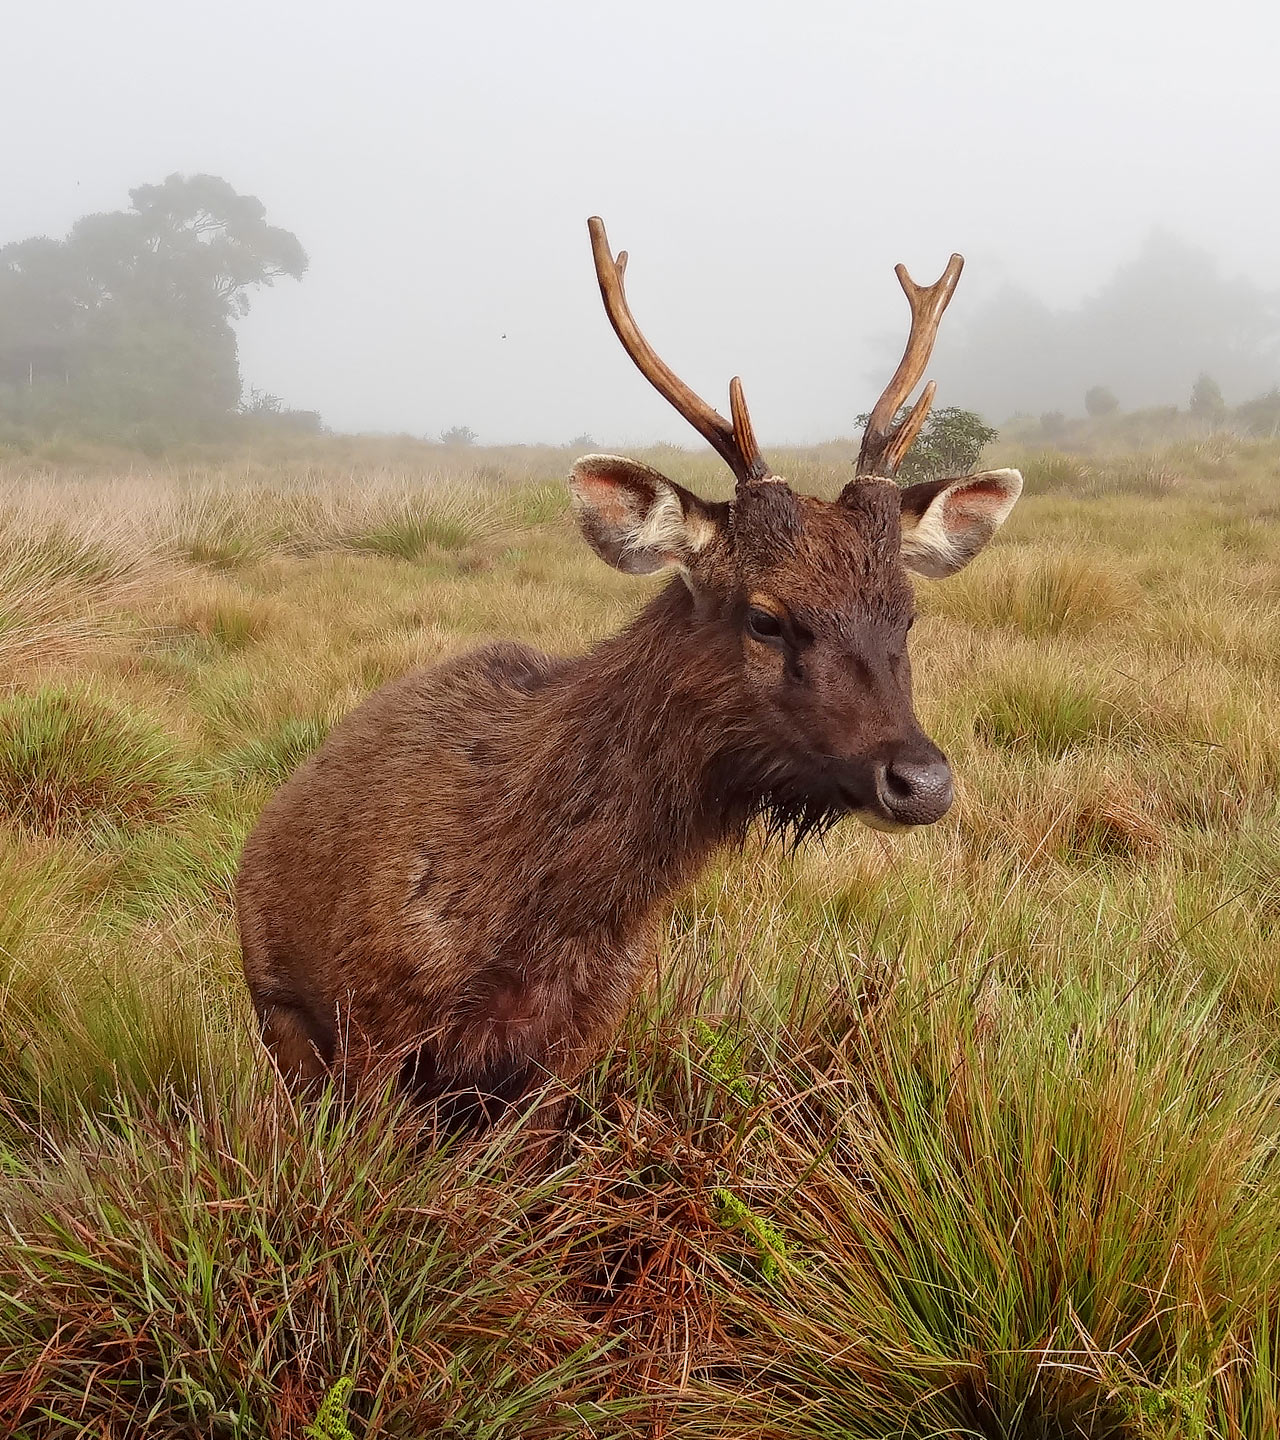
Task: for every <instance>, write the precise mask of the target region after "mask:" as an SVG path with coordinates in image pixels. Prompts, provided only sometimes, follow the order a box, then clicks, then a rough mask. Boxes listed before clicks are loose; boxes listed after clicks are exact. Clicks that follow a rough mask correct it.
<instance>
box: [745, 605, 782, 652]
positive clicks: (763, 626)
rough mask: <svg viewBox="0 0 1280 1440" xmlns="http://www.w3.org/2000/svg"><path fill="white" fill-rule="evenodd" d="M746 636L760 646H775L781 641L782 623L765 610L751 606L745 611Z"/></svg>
mask: <svg viewBox="0 0 1280 1440" xmlns="http://www.w3.org/2000/svg"><path fill="white" fill-rule="evenodd" d="M747 634H748V635H750V636H751V638H752V639H753V640H759V641H760V643H761V644H762V645H777V644H780V643H781V641H782V621H781V620H779V619H778V617H777V616H776V615H771V614H770V613H769V612H768V611H767V610H761V609H760V608H759V607H758V606H755V605H752V606H751V608H750V609H749V610H748V611H747Z"/></svg>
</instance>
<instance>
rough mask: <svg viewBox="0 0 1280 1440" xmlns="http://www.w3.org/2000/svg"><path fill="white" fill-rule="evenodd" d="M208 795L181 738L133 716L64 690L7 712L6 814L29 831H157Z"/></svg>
mask: <svg viewBox="0 0 1280 1440" xmlns="http://www.w3.org/2000/svg"><path fill="white" fill-rule="evenodd" d="M201 788H202V786H201V782H200V777H199V775H198V773H197V771H196V769H195V768H194V766H193V764H192V762H191V761H190V760H189V759H188V757H187V756H186V754H185V753H184V751H183V749H182V747H181V746H179V744H178V743H177V741H176V740H175V739H174V737H173V736H172V735H171V734H170V733H169V732H168V731H167V730H166V729H165V728H164V727H163V726H162V725H161V724H160V723H159V722H158V721H156V720H155V719H153V718H152V717H150V716H148V715H144V714H143V713H141V712H140V711H137V710H134V709H132V708H131V707H129V706H126V705H122V704H118V703H116V702H114V701H110V700H106V699H101V698H97V697H95V696H93V695H91V694H88V693H83V692H81V693H75V692H70V691H66V690H61V689H56V688H44V689H41V690H37V691H36V692H35V693H34V694H31V695H18V696H15V697H14V698H13V699H11V700H8V701H6V702H4V703H3V704H0V813H3V814H5V815H7V816H8V817H9V818H10V819H11V820H12V821H13V822H14V823H16V824H18V825H20V826H23V827H26V828H29V829H31V830H35V831H39V832H41V833H43V834H50V835H52V834H56V833H58V832H60V831H64V830H67V829H73V828H75V827H77V826H82V825H85V824H87V823H88V822H91V821H105V822H107V823H115V824H132V823H136V822H145V821H154V820H157V819H162V818H163V817H165V816H166V815H170V814H172V813H173V812H174V811H175V810H176V809H178V808H179V807H181V806H182V805H184V804H186V803H187V802H188V801H189V800H191V799H192V798H193V797H194V795H195V794H197V793H198V792H199V790H200V789H201Z"/></svg>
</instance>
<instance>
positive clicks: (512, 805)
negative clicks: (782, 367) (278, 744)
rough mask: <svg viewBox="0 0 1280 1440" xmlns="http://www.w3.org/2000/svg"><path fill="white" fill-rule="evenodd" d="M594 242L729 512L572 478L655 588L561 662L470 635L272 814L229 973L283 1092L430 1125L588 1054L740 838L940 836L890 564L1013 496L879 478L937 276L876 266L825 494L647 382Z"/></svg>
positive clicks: (383, 700)
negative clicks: (849, 443) (849, 825)
mask: <svg viewBox="0 0 1280 1440" xmlns="http://www.w3.org/2000/svg"><path fill="white" fill-rule="evenodd" d="M588 224H589V229H590V234H591V244H592V249H593V251H594V255H595V267H596V275H597V277H598V279H599V283H600V290H601V293H602V295H603V298H604V304H605V310H606V312H607V314H608V317H609V319H610V321H611V322H612V324H613V328H614V330H615V331H616V332H617V334H618V337H619V339H620V340H621V341H622V344H623V346H624V348H625V349H626V351H627V353H628V355H630V357H631V359H632V360H633V361H634V362H635V364H636V365H637V366H638V367H639V369H640V372H641V374H643V375H644V377H645V378H646V379H647V380H649V381H650V383H651V384H653V385H654V386H655V387H656V388H657V389H658V391H659V392H660V393H661V394H662V395H664V396H665V397H666V398H667V399H668V400H669V401H670V402H671V404H672V405H673V406H674V407H675V408H676V410H677V411H679V413H680V414H681V415H682V416H684V418H685V419H686V420H688V421H689V422H690V424H692V426H693V428H694V429H695V430H697V431H698V433H699V434H700V435H701V436H702V437H703V438H704V439H705V440H706V441H707V442H708V443H709V444H710V445H712V446H713V447H714V448H715V450H716V451H718V452H719V454H720V455H721V456H722V457H723V459H724V460H725V461H726V463H727V464H728V465H729V467H730V469H731V470H732V471H733V473H734V475H735V476H736V478H737V485H736V492H735V495H734V499H733V500H732V501H731V502H723V503H713V502H709V501H706V500H702V499H700V498H699V497H698V496H696V495H694V494H691V493H690V492H689V491H688V490H686V489H684V488H682V487H681V486H680V485H677V484H675V483H673V482H672V481H670V480H668V479H666V478H665V477H664V476H662V475H660V474H659V473H658V472H657V471H656V470H652V469H650V468H649V467H648V466H647V465H642V464H639V463H638V462H636V461H634V460H626V459H622V458H621V457H619V456H616V455H588V456H585V457H584V458H583V459H581V460H579V461H578V462H577V463H576V464H575V465H574V466H573V469H572V473H571V475H570V477H569V489H570V492H571V497H572V502H573V509H574V512H575V514H576V517H577V522H578V525H579V527H580V528H581V531H582V534H583V536H584V537H585V539H586V541H587V543H588V544H589V545H590V546H591V547H592V549H594V550H595V551H596V553H597V554H598V555H599V556H601V558H603V559H604V560H606V561H607V562H608V563H609V564H610V565H613V566H615V567H617V568H618V569H619V570H623V571H626V572H627V573H629V574H637V575H648V574H652V573H655V572H658V571H667V572H669V573H670V574H671V576H672V579H671V582H670V584H668V585H667V586H666V587H665V588H664V589H662V590H661V591H659V593H658V594H657V595H655V597H654V598H653V599H652V600H650V602H649V603H648V604H647V605H646V606H645V607H644V608H643V609H642V610H641V611H640V613H639V614H638V615H637V616H636V618H635V619H634V620H633V621H632V622H631V624H630V625H628V626H627V627H626V629H624V630H623V631H622V632H621V633H620V634H616V635H613V636H612V637H610V638H609V639H607V640H604V641H603V642H602V643H600V644H599V645H597V646H596V647H595V648H594V649H593V650H591V651H589V652H588V653H587V654H585V655H578V656H575V657H572V658H558V657H556V658H553V657H550V656H547V655H544V654H541V653H539V652H538V651H536V650H532V649H530V648H529V647H528V646H526V645H519V644H514V643H499V644H492V645H487V646H485V647H483V648H482V649H478V650H473V651H471V652H470V653H468V654H464V655H462V656H460V657H459V658H456V659H453V660H450V661H449V662H447V663H445V664H442V665H438V666H434V667H432V668H429V669H424V670H420V671H417V672H415V673H412V674H409V675H406V676H405V677H403V678H402V679H400V680H397V681H394V682H392V683H390V684H388V685H386V686H384V687H383V688H382V689H381V690H379V691H378V692H377V693H376V694H374V695H373V696H372V697H371V698H369V699H368V700H366V701H365V702H364V703H363V704H362V705H360V706H359V708H358V709H356V710H355V711H353V712H352V714H350V715H349V716H348V717H347V718H346V719H345V720H344V721H343V722H342V723H341V724H340V725H338V726H337V728H336V729H335V730H334V731H333V733H332V734H331V735H330V736H329V738H328V740H327V741H326V742H325V743H324V745H323V746H321V748H320V749H319V750H318V751H317V752H316V754H315V755H313V756H312V757H311V759H309V760H308V761H307V762H306V763H305V764H304V765H302V766H301V768H300V769H299V770H298V771H297V772H296V773H295V774H294V775H293V777H292V778H291V779H290V780H289V781H288V783H287V784H285V786H284V787H283V788H282V789H281V790H280V791H279V793H278V794H277V795H276V796H275V797H274V799H272V801H271V802H270V804H269V805H268V806H267V808H266V809H265V811H264V812H263V814H262V818H261V820H260V821H259V822H258V825H257V828H256V829H255V830H254V832H253V834H252V836H251V837H250V839H249V842H248V844H247V846H246V848H245V852H244V859H243V863H242V866H241V870H240V875H239V880H238V888H237V899H238V910H239V922H240V931H241V937H242V942H243V952H244V968H245V974H246V977H247V979H248V982H249V988H250V990H251V992H252V996H253V1002H254V1005H255V1007H256V1009H257V1013H258V1016H259V1019H260V1022H261V1026H262V1035H263V1039H264V1041H265V1043H266V1046H267V1048H268V1050H269V1051H270V1053H271V1055H272V1056H273V1057H274V1060H275V1062H276V1064H277V1066H278V1067H279V1069H280V1071H281V1072H282V1073H283V1075H284V1076H285V1077H286V1079H287V1080H288V1081H289V1082H290V1083H292V1084H293V1085H295V1086H298V1087H306V1086H309V1085H310V1084H311V1083H313V1082H315V1081H317V1080H319V1079H321V1078H322V1077H323V1076H325V1075H326V1074H327V1073H330V1072H331V1071H333V1070H338V1071H340V1072H342V1073H344V1074H347V1075H350V1074H352V1073H356V1074H367V1073H369V1071H370V1070H371V1069H372V1070H374V1071H375V1072H379V1071H381V1073H386V1072H385V1070H383V1069H382V1067H385V1066H387V1065H388V1064H392V1065H394V1066H396V1067H398V1073H399V1074H400V1076H401V1077H402V1078H403V1081H404V1083H405V1084H406V1086H407V1087H408V1088H410V1089H411V1090H412V1091H413V1093H415V1094H417V1095H419V1096H421V1097H423V1098H424V1099H438V1100H442V1101H444V1102H445V1110H444V1113H445V1114H446V1116H447V1117H448V1118H447V1121H446V1123H448V1124H451V1125H455V1124H456V1125H463V1124H476V1123H483V1122H485V1121H486V1120H488V1119H490V1118H492V1117H493V1116H495V1115H496V1114H498V1113H500V1112H501V1111H502V1110H503V1109H504V1108H506V1107H507V1106H508V1105H509V1104H510V1103H511V1102H513V1101H514V1100H516V1099H518V1098H519V1097H521V1096H522V1095H524V1094H525V1093H526V1092H527V1091H530V1090H532V1089H534V1088H535V1087H537V1086H538V1085H539V1084H540V1082H542V1081H544V1080H545V1079H547V1078H548V1077H553V1076H558V1077H560V1078H562V1079H566V1080H567V1079H572V1078H573V1077H574V1076H576V1075H578V1074H579V1073H580V1072H581V1071H582V1070H583V1069H584V1067H585V1066H587V1065H588V1064H589V1063H590V1062H591V1061H592V1060H593V1059H594V1058H595V1057H596V1056H597V1055H598V1054H599V1052H600V1051H601V1050H602V1048H603V1047H604V1045H605V1044H606V1042H607V1041H608V1039H609V1038H610V1036H611V1035H612V1034H613V1032H614V1030H615V1028H616V1027H617V1025H618V1023H619V1021H620V1019H621V1017H622V1015H623V1012H624V1010H625V1008H626V1006H627V1004H628V1002H629V1001H630V1000H631V998H632V996H633V994H634V992H635V991H636V989H637V987H638V985H639V983H640V979H641V976H642V974H643V972H644V970H645V968H646V964H647V962H650V961H651V960H652V958H653V956H654V954H655V952H656V946H657V942H658V931H659V926H660V921H661V918H662V915H663V906H664V903H665V902H667V901H668V900H669V899H670V898H671V897H672V895H673V892H675V891H677V890H679V889H680V888H681V887H682V886H684V885H687V884H688V883H689V882H690V881H691V879H692V878H693V877H694V876H695V875H696V874H697V873H698V870H699V868H700V867H701V866H702V865H703V864H704V863H705V862H706V861H707V859H708V858H709V857H710V856H711V854H712V853H713V852H714V851H715V850H716V848H717V847H719V846H721V845H723V844H725V843H726V842H729V841H733V840H734V839H736V838H740V837H742V836H743V834H744V830H745V828H746V827H747V826H748V824H749V823H750V822H751V821H752V820H753V818H756V817H763V818H764V819H765V821H766V822H767V823H768V824H770V825H772V826H773V827H774V828H775V829H781V830H785V831H788V832H790V833H791V834H792V835H793V836H795V837H796V838H799V837H802V836H804V835H806V834H808V833H810V832H815V831H817V832H820V831H822V830H824V829H825V828H826V827H828V826H829V825H831V824H832V823H834V822H835V821H836V820H837V819H839V818H840V817H841V816H843V815H850V814H852V815H856V816H858V817H859V818H860V819H861V820H863V821H864V822H865V823H866V824H868V825H871V826H873V827H875V828H876V829H880V830H900V829H904V828H906V827H909V826H914V825H928V824H932V823H933V822H934V821H936V820H939V819H941V818H942V816H943V815H945V814H946V812H947V810H948V808H949V807H950V805H951V799H952V781H951V771H950V769H949V767H948V764H947V761H946V759H945V757H944V756H943V755H942V752H941V751H940V750H939V749H938V747H937V746H936V745H934V744H933V742H932V741H931V740H929V739H928V738H927V737H926V736H925V734H924V733H923V731H922V730H921V728H920V725H919V723H918V721H917V720H916V716H915V713H914V711H913V709H912V700H911V671H910V666H909V663H908V659H907V631H908V630H909V629H910V628H911V621H912V614H913V592H912V587H911V584H910V582H909V581H908V579H907V571H908V570H914V571H916V572H918V573H920V574H922V575H927V576H933V577H941V576H946V575H951V574H953V573H954V572H955V571H957V570H959V569H960V568H961V566H963V565H965V564H967V563H968V562H969V561H970V560H972V559H973V557H974V556H975V555H976V554H977V553H978V551H979V550H981V549H982V547H983V546H984V545H985V544H986V543H987V541H988V540H989V539H990V538H991V536H992V534H993V533H994V532H995V530H996V528H997V527H998V526H999V525H1000V524H1001V523H1002V522H1003V521H1004V519H1005V517H1006V516H1007V515H1008V514H1009V511H1010V509H1011V508H1012V507H1013V504H1014V502H1015V501H1016V500H1017V498H1018V495H1019V493H1020V491H1021V488H1022V479H1021V476H1020V475H1019V474H1018V472H1017V471H1015V470H992V471H987V472H985V473H982V474H973V475H967V476H964V477H963V478H960V479H942V480H931V481H928V482H925V483H923V484H915V485H909V486H907V487H906V488H904V489H900V488H899V487H898V485H897V484H896V483H895V481H894V480H893V479H892V478H890V477H892V476H893V475H894V474H895V473H896V471H897V469H898V466H899V464H900V462H901V460H902V458H903V456H904V455H905V453H906V451H907V449H908V447H909V446H910V445H911V443H912V441H913V440H914V439H915V437H916V435H917V434H918V432H919V430H920V427H921V426H922V425H923V423H924V420H925V417H926V415H927V414H928V411H929V407H930V405H931V403H932V400H933V395H934V389H935V386H934V383H933V382H932V381H931V382H930V383H929V385H928V386H927V387H926V388H925V390H924V391H923V393H922V394H921V396H920V398H919V400H918V401H917V402H916V404H915V406H914V407H913V408H912V409H911V411H910V412H909V414H908V415H907V416H906V418H905V419H903V420H901V421H900V422H897V423H895V420H896V417H897V415H898V411H899V407H900V406H902V405H903V403H904V402H905V401H906V400H907V398H908V397H909V395H910V394H911V392H912V390H914V388H915V386H916V384H917V383H918V382H919V380H920V379H921V377H922V375H923V372H924V369H925V366H926V365H927V364H928V360H929V356H930V353H931V351H932V347H933V341H934V338H935V335H936V332H937V327H938V322H939V320H940V318H941V316H942V313H943V311H944V310H945V308H946V306H947V303H948V302H949V300H950V299H951V295H952V292H953V290H954V289H955V285H956V282H957V280H958V278H959V275H960V269H961V265H962V264H963V261H962V259H961V257H960V256H958V255H953V256H952V258H951V261H950V263H949V264H948V266H947V268H946V270H945V272H944V273H943V275H942V277H941V279H940V280H938V282H937V283H936V284H934V285H930V286H917V285H916V284H914V283H913V281H912V280H911V278H910V277H909V276H908V274H907V272H906V270H905V268H904V267H902V266H898V268H897V275H898V279H899V281H900V283H901V285H902V288H903V290H904V291H905V292H906V295H907V299H908V301H909V302H910V305H911V317H912V318H911V329H910V335H909V339H908V341H907V346H906V350H905V353H904V354H903V357H902V361H901V363H900V364H899V366H898V368H897V371H896V372H895V374H894V375H893V378H892V379H891V380H890V382H889V385H888V386H887V388H886V389H885V391H884V393H883V395H882V396H881V397H880V400H879V402H878V403H877V404H876V407H875V409H874V411H873V412H872V414H871V417H870V421H869V423H868V425H867V427H866V433H865V435H864V437H863V441H862V446H861V451H860V454H859V457H858V462H857V468H856V471H855V474H854V478H853V479H852V480H851V481H850V482H849V483H848V484H847V485H846V486H845V487H844V489H843V491H842V492H841V494H840V497H839V499H837V500H835V501H833V502H828V501H823V500H819V499H815V498H813V497H811V496H807V495H800V494H797V493H795V492H794V491H793V490H792V489H791V488H790V486H788V485H787V483H786V481H785V480H783V479H782V478H781V477H780V476H777V475H775V474H774V473H773V472H772V471H771V470H770V469H769V466H768V465H767V464H766V463H765V461H764V459H763V457H762V456H761V453H760V449H759V447H758V445H757V444H756V438H755V435H754V433H753V430H752V425H751V420H750V417H749V415H748V413H747V406H746V403H745V401H744V398H743V391H742V385H741V383H740V382H739V380H738V379H736V378H735V379H734V380H733V381H732V382H731V384H730V387H729V398H730V414H731V419H729V420H726V419H724V417H723V416H721V415H720V414H719V413H718V412H717V411H716V410H714V409H713V408H712V407H711V406H710V405H708V404H706V402H705V401H703V400H701V399H699V398H698V396H696V395H695V394H694V393H693V391H692V390H690V389H689V387H688V386H687V385H685V384H684V383H683V382H682V381H681V380H680V379H679V378H678V377H677V376H676V375H675V373H674V372H673V371H672V370H671V369H670V368H669V367H668V366H667V365H666V364H664V363H663V361H662V360H661V359H659V357H658V355H657V354H656V353H655V351H654V350H653V349H652V347H651V346H650V345H649V343H648V342H647V341H646V340H645V338H644V336H643V335H642V334H641V332H640V330H639V328H638V327H637V325H636V322H635V320H634V319H633V318H632V315H631V311H630V308H629V307H628V304H627V300H626V296H625V293H624V289H623V276H624V271H625V267H626V259H627V257H626V253H625V252H623V253H621V254H619V255H618V256H617V258H616V259H615V258H614V256H613V255H612V253H611V251H610V249H609V243H608V240H607V238H606V235H605V230H604V225H603V223H602V222H601V221H600V220H599V219H598V218H593V219H592V220H590V221H589V222H588Z"/></svg>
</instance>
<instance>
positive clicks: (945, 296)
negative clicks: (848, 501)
mask: <svg viewBox="0 0 1280 1440" xmlns="http://www.w3.org/2000/svg"><path fill="white" fill-rule="evenodd" d="M963 269H964V257H963V256H961V255H953V256H952V257H951V259H950V260H949V261H948V262H947V268H946V269H945V270H944V271H943V272H942V275H941V276H940V278H939V279H938V280H936V281H935V282H934V283H933V284H932V285H917V284H916V282H915V281H914V280H913V279H912V278H911V276H910V275H908V274H907V267H906V266H905V265H898V266H895V267H894V274H895V275H897V277H898V283H899V284H900V285H901V286H902V289H903V293H904V294H905V295H906V297H907V300H908V302H909V303H910V305H911V333H910V335H909V336H908V337H907V348H906V349H905V350H904V351H903V352H902V359H901V360H900V361H899V362H898V368H897V369H896V370H895V371H894V372H893V379H892V380H890V381H889V383H888V385H886V386H885V389H884V394H883V395H881V397H880V398H879V400H877V401H876V408H875V409H874V410H873V411H872V412H871V418H870V420H868V421H867V428H866V431H865V432H864V433H863V436H862V448H861V449H860V450H859V451H858V474H859V475H884V476H892V475H896V474H897V472H898V466H899V465H901V464H902V459H903V456H904V455H906V453H907V451H908V450H910V449H911V445H912V442H913V441H914V440H915V438H916V436H917V435H918V434H919V433H920V427H921V426H922V425H923V424H924V422H925V420H926V419H927V418H928V416H929V409H930V406H932V404H933V397H934V394H935V393H936V391H937V388H938V387H937V384H936V383H935V382H934V381H932V380H930V381H929V383H928V384H927V385H926V386H925V387H924V390H923V391H922V393H921V395H920V398H919V400H917V401H916V403H915V404H914V405H913V406H912V408H911V413H910V414H909V415H907V416H906V418H905V419H904V420H903V421H902V422H901V423H900V424H898V425H895V424H894V423H893V419H894V416H895V415H896V414H897V413H898V409H899V407H900V406H901V405H902V404H903V403H904V402H905V400H906V399H907V396H908V395H910V394H911V392H912V391H913V390H914V389H915V388H916V386H917V385H918V384H919V383H920V377H921V376H922V375H923V374H924V372H925V368H926V366H927V365H928V364H929V356H930V355H932V354H933V342H934V341H935V340H936V339H937V338H938V322H939V321H940V320H941V319H942V312H943V311H944V310H945V309H946V308H947V306H948V304H949V303H950V301H951V296H952V295H953V294H954V293H955V288H956V282H957V281H958V280H959V279H960V271H961V270H963Z"/></svg>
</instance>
